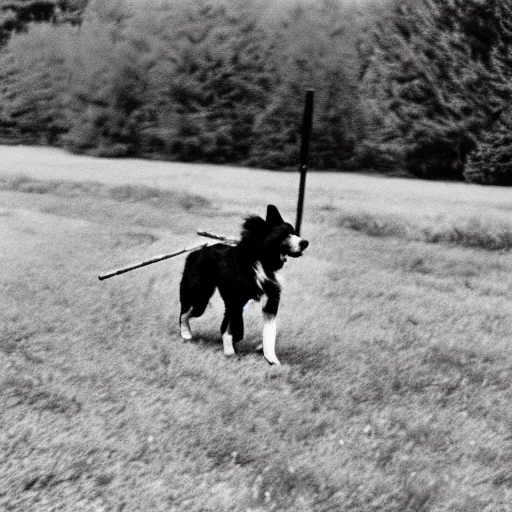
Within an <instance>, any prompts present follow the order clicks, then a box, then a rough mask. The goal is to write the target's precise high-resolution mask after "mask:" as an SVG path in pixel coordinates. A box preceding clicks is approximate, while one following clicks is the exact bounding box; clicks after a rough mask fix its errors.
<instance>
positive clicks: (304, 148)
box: [295, 89, 315, 235]
mask: <svg viewBox="0 0 512 512" xmlns="http://www.w3.org/2000/svg"><path fill="white" fill-rule="evenodd" d="M314 96H315V91H314V90H313V89H308V90H307V91H306V103H305V105H304V118H303V120H302V141H301V145H300V167H299V169H300V184H299V200H298V203H297V220H296V221H295V232H296V233H297V235H300V226H301V224H302V211H303V209H304V195H305V190H306V173H307V171H308V155H309V137H310V136H311V127H312V124H313V100H314Z"/></svg>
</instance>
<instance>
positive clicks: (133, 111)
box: [0, 0, 512, 184]
mask: <svg viewBox="0 0 512 512" xmlns="http://www.w3.org/2000/svg"><path fill="white" fill-rule="evenodd" d="M511 37H512V0H386V1H385V2H377V1H375V2H371V1H369V2H367V3H365V4H362V6H360V5H357V4H355V3H352V2H342V1H341V0H321V1H319V2H314V3H313V2H304V3H301V2H298V1H296V2H293V1H291V0H290V1H282V2H276V1H271V0H237V1H232V2H223V1H222V0H215V1H214V0H202V1H200V0H196V1H193V0H190V1H183V2H179V3H178V2H167V1H165V0H161V1H152V2H149V1H147V2H141V1H139V2H129V1H123V0H91V1H89V2H87V1H86V0H38V1H36V0H9V1H7V0H0V44H1V46H0V140H1V141H4V142H27V143H38V144H52V145H60V146H63V147H66V148H68V149H69V150H71V151H75V152H83V153H88V154H93V155H101V156H142V157H147V158H158V159H168V160H179V161H194V162H212V163H223V164H224V163H226V164H227V163H229V164H235V165H249V166H255V167H263V168H270V169H288V168H295V167H296V164H297V160H298V154H297V153H298V145H299V136H300V122H301V118H302V109H303V98H304V91H305V90H306V89H307V88H314V89H315V90H316V105H315V118H314V131H313V138H312V141H311V155H312V162H311V165H312V167H313V168H316V169H328V170H362V169H364V170H375V171H378V172H394V173H402V174H403V173H407V174H409V175H415V176H420V177H423V178H429V179H456V180H466V181H471V182H478V183H489V184H511V183H512V168H511V163H510V160H511V158H510V157H512V153H511V152H510V150H509V148H510V147H511V145H510V143H511V142H512V136H511V135H510V130H509V127H511V126H512V120H511V119H510V111H509V107H508V105H509V104H510V96H511V94H512V91H511V83H512V82H511V78H512V77H511V76H510V73H511V67H510V64H511V62H510V60H511V54H510V51H509V47H510V42H511V41H510V39H511Z"/></svg>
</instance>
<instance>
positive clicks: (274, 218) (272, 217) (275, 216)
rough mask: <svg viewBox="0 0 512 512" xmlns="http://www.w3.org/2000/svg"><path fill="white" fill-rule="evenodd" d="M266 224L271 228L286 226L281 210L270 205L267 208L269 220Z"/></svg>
mask: <svg viewBox="0 0 512 512" xmlns="http://www.w3.org/2000/svg"><path fill="white" fill-rule="evenodd" d="M266 223H267V224H268V225H269V226H278V225H279V224H284V220H283V218H282V217H281V214H280V213H279V210H278V209H277V208H276V207H275V206H274V205H273V204H269V205H268V206H267V220H266Z"/></svg>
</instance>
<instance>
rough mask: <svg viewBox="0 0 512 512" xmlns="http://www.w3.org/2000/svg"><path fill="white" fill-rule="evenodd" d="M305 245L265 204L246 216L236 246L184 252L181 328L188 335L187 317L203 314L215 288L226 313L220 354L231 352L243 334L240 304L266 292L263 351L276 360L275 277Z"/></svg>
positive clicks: (278, 293)
mask: <svg viewBox="0 0 512 512" xmlns="http://www.w3.org/2000/svg"><path fill="white" fill-rule="evenodd" d="M308 245H309V242H308V241H307V240H303V239H302V238H300V237H298V236H297V235H295V231H294V229H293V227H292V225H291V224H289V223H287V222H285V221H284V220H283V219H282V217H281V214H280V213H279V211H278V210H277V208H276V207H275V206H273V205H268V207H267V217H266V220H263V219H262V218H261V217H258V216H250V217H247V218H246V219H245V222H244V223H243V226H242V234H241V240H240V242H239V243H238V244H237V245H236V246H235V247H233V246H229V245H226V244H215V245H211V246H207V247H204V248H202V249H200V250H198V251H195V252H192V253H190V254H189V256H188V257H187V260H186V262H185V269H184V271H183V277H182V280H181V284H180V301H181V313H180V331H181V336H182V338H183V339H185V340H189V339H191V338H192V332H191V330H190V324H189V320H190V318H192V317H199V316H201V315H202V314H203V313H204V310H205V309H206V306H207V305H208V302H209V301H210V298H211V296H212V295H213V292H214V291H215V289H216V288H218V289H219V292H220V295H221V297H222V299H223V300H224V304H225V307H226V312H225V314H224V319H223V321H222V325H221V334H222V341H223V345H224V353H225V354H226V355H227V356H230V355H234V354H235V353H236V350H235V348H236V344H237V343H238V342H239V341H241V340H242V338H243V336H244V321H243V308H244V306H245V304H246V303H247V302H248V301H249V300H251V299H254V300H260V299H261V297H262V296H266V301H265V302H264V304H263V318H264V326H263V355H264V356H265V358H266V360H267V361H268V362H269V363H270V364H276V365H279V364H280V363H279V360H278V359H277V357H276V353H275V342H276V315H277V310H278V308H279V300H280V296H281V286H280V284H279V282H278V281H277V278H276V272H277V271H278V270H280V269H281V268H282V267H283V265H284V264H285V262H286V260H287V256H291V257H294V258H297V257H299V256H301V255H302V253H303V251H304V250H305V249H306V247H307V246H308Z"/></svg>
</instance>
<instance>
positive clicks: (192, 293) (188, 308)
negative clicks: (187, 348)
mask: <svg viewBox="0 0 512 512" xmlns="http://www.w3.org/2000/svg"><path fill="white" fill-rule="evenodd" d="M214 291H215V281H214V279H213V278H212V276H208V275H206V273H202V274H200V273H198V272H191V271H190V269H189V268H188V261H187V265H185V271H184V274H183V278H182V280H181V284H180V302H181V312H180V333H181V337H182V338H183V339H184V340H190V339H192V331H191V329H190V319H191V318H193V317H196V318H197V317H200V316H201V315H202V314H203V313H204V310H205V309H206V307H207V306H208V303H209V302H210V298H211V296H212V295H213V292H214Z"/></svg>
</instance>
